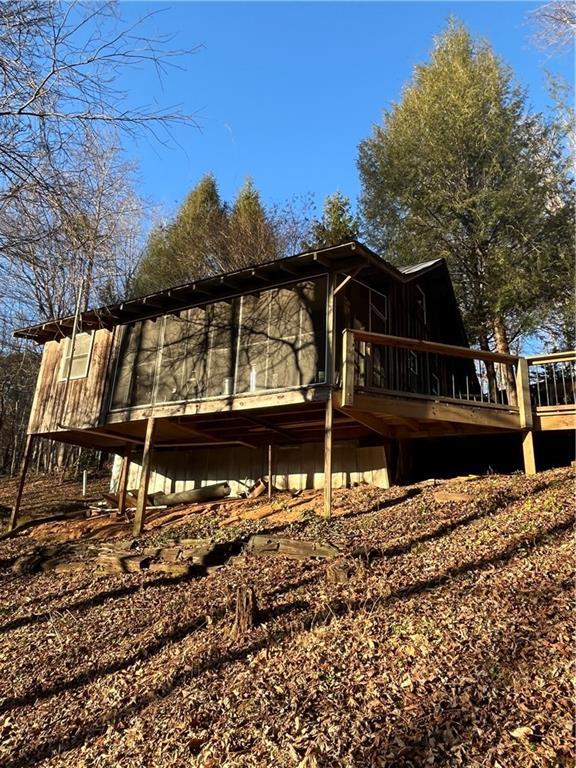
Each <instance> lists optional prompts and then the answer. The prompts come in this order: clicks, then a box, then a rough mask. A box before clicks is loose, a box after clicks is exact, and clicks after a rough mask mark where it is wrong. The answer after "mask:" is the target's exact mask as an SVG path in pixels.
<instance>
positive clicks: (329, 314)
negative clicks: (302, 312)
mask: <svg viewBox="0 0 576 768" xmlns="http://www.w3.org/2000/svg"><path fill="white" fill-rule="evenodd" d="M335 287H336V275H335V274H334V273H333V272H330V273H329V275H328V295H327V299H326V372H327V374H328V377H327V381H328V385H329V391H328V400H327V402H326V420H325V424H324V516H325V517H330V515H331V513H332V437H333V435H332V432H333V428H332V427H333V415H334V407H333V397H334V385H335V383H336V382H335V378H336V376H335V373H336V365H335V346H334V325H335V323H334V319H335V302H334V289H335Z"/></svg>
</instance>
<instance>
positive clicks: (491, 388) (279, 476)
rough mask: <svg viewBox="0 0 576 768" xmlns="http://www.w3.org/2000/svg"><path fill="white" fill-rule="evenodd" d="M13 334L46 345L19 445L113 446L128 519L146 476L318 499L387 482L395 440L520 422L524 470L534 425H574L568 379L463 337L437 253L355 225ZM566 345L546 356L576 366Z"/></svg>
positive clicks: (159, 483)
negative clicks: (384, 244)
mask: <svg viewBox="0 0 576 768" xmlns="http://www.w3.org/2000/svg"><path fill="white" fill-rule="evenodd" d="M15 334H16V335H17V336H19V337H22V338H27V339H32V340H34V341H35V342H37V343H39V344H43V345H44V352H43V356H42V363H41V367H40V371H39V374H38V382H37V387H36V393H35V397H34V402H33V406H32V412H31V415H30V422H29V429H28V432H29V439H28V451H27V453H29V450H30V446H31V444H32V441H33V440H34V439H38V438H50V439H56V440H59V441H62V442H66V443H71V444H75V445H80V446H86V447H90V448H97V449H102V450H106V451H110V452H112V453H115V454H117V455H118V456H119V457H123V461H122V460H121V459H118V461H117V463H116V471H117V474H121V475H122V484H123V486H124V488H125V486H126V484H128V486H129V487H138V486H139V487H140V496H139V504H138V511H137V515H136V517H137V526H136V527H138V525H140V526H141V524H142V515H143V514H144V509H145V503H146V501H145V500H146V494H147V493H151V492H154V491H157V490H164V491H166V492H169V491H180V490H184V489H187V488H194V487H198V486H201V485H205V484H209V483H213V482H215V481H220V480H226V481H228V482H230V484H231V485H232V486H233V492H238V491H240V490H243V489H244V488H245V487H246V486H247V485H249V484H251V483H252V482H253V481H254V480H256V479H257V478H259V477H263V476H271V477H272V481H273V484H274V485H275V486H277V487H290V488H305V487H324V489H325V491H324V492H325V507H326V512H329V510H330V503H331V490H332V487H338V486H343V485H349V484H354V483H362V482H369V483H374V484H377V485H381V486H387V485H388V484H389V482H390V475H389V470H390V455H391V452H393V451H394V449H395V446H397V445H398V444H399V441H401V442H402V444H404V441H406V440H411V439H414V438H423V437H424V438H425V437H427V436H437V435H461V434H484V433H498V432H510V431H516V432H519V433H521V434H522V436H523V446H524V457H525V463H526V469H527V471H534V470H535V464H534V454H533V444H532V432H533V430H534V429H544V428H551V429H557V428H568V427H569V426H572V424H573V413H574V405H573V390H572V396H571V397H572V399H571V401H570V404H568V405H565V404H563V405H558V404H556V406H555V407H551V408H549V410H548V411H547V412H546V413H544V411H542V410H540V411H539V412H537V407H536V406H533V404H532V403H531V401H530V381H529V365H530V364H534V365H536V364H537V363H538V361H536V360H535V359H534V360H531V361H528V360H526V359H524V358H518V357H515V356H513V355H498V354H495V353H490V352H480V351H478V350H471V349H470V348H469V345H468V342H467V339H466V334H465V331H464V327H463V324H462V320H461V316H460V313H459V311H458V307H457V304H456V301H455V297H454V292H453V289H452V285H451V282H450V277H449V274H448V270H447V267H446V264H445V262H444V261H443V260H441V259H434V260H431V261H428V262H426V263H424V264H419V265H416V266H410V267H407V268H397V267H395V266H393V265H391V264H389V263H387V262H386V261H385V260H384V259H382V258H380V257H379V256H378V255H376V254H375V253H373V252H372V251H371V250H369V249H368V248H367V247H365V246H364V245H362V244H360V243H358V242H348V243H343V244H341V245H337V246H334V247H331V248H325V249H322V250H318V251H314V252H308V253H302V254H299V255H296V256H293V257H290V258H286V259H281V260H277V261H273V262H269V263H265V264H259V265H257V266H254V267H252V268H249V269H242V270H239V271H235V272H230V273H227V274H222V275H217V276H214V277H210V278H206V279H203V280H199V281H197V282H193V283H189V284H186V285H181V286H177V287H175V288H171V289H168V290H163V291H160V292H158V293H155V294H151V295H148V296H144V297H141V298H137V299H131V300H128V301H124V302H122V303H119V304H115V305H111V306H106V307H101V308H99V309H93V310H88V311H86V312H83V313H82V314H80V315H79V316H78V317H75V316H70V317H64V318H60V319H55V320H51V321H49V322H45V323H41V324H39V325H36V326H32V327H29V328H24V329H20V330H18V331H16V332H15ZM570 355H572V356H570ZM570 355H569V356H568V358H566V360H565V359H564V357H563V358H562V359H560V358H558V360H556V359H554V360H552V361H551V362H550V361H548V363H544V364H545V365H546V364H547V365H558V364H560V365H564V366H569V369H570V371H571V372H572V374H573V369H574V356H573V354H572V353H570ZM506 369H508V370H509V372H510V375H508V376H506V375H505V373H506ZM563 370H564V369H563ZM566 370H568V369H566ZM510 381H513V382H514V381H516V385H514V386H513V387H512V388H511V387H510ZM571 419H572V420H571ZM121 464H122V466H123V470H122V472H121V473H120V465H121ZM23 477H24V473H23ZM325 478H328V482H325ZM22 483H23V479H22ZM22 483H21V487H20V490H19V496H18V498H17V500H16V505H15V507H14V514H13V521H12V522H13V523H14V521H15V519H16V516H17V513H18V507H19V502H20V496H21V491H22Z"/></svg>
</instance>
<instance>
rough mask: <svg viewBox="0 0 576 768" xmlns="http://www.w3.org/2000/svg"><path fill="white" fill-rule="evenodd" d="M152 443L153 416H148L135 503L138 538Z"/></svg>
mask: <svg viewBox="0 0 576 768" xmlns="http://www.w3.org/2000/svg"><path fill="white" fill-rule="evenodd" d="M153 442H154V416H150V417H149V419H148V424H147V425H146V440H145V442H144V452H143V454H142V474H141V476H140V488H139V490H138V502H137V503H136V514H135V516H134V528H133V530H132V533H133V534H134V536H140V534H141V533H142V528H143V526H144V513H145V512H146V502H147V498H148V482H149V480H150V467H151V464H152V450H153Z"/></svg>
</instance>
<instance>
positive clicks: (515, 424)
mask: <svg viewBox="0 0 576 768" xmlns="http://www.w3.org/2000/svg"><path fill="white" fill-rule="evenodd" d="M338 395H339V393H336V397H337V398H338ZM336 404H337V405H338V401H337V402H336ZM354 405H355V407H356V408H357V409H358V410H360V411H364V412H370V413H373V414H374V415H377V416H378V415H380V414H381V415H383V416H386V417H390V418H392V417H394V418H396V417H400V418H405V419H410V420H416V421H420V420H424V421H451V422H454V423H461V424H470V425H477V426H479V427H496V428H498V429H512V430H518V429H519V420H518V413H517V412H514V411H515V409H512V408H511V409H509V410H508V409H505V408H501V407H498V408H497V407H488V406H484V407H481V406H480V404H476V405H468V404H466V401H463V402H462V404H459V403H455V402H454V401H450V402H447V401H440V400H437V399H432V398H426V397H424V396H422V397H420V398H412V397H409V395H406V398H405V399H404V398H402V397H390V396H387V395H377V394H374V395H365V394H358V393H356V395H355V398H354Z"/></svg>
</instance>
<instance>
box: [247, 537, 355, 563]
mask: <svg viewBox="0 0 576 768" xmlns="http://www.w3.org/2000/svg"><path fill="white" fill-rule="evenodd" d="M246 553H247V554H250V555H255V556H257V557H288V558H293V559H298V560H300V559H302V558H308V557H336V555H339V554H340V550H338V549H337V548H336V547H334V546H332V545H331V544H322V543H320V542H318V541H299V540H298V539H284V538H281V537H279V536H259V535H256V536H251V537H250V540H249V541H248V544H247V545H246Z"/></svg>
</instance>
